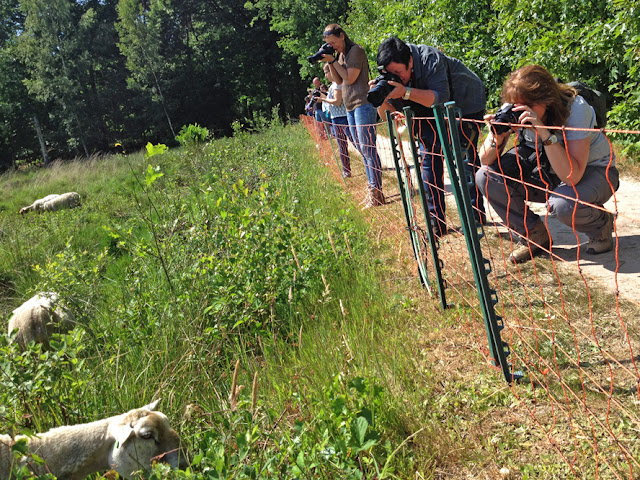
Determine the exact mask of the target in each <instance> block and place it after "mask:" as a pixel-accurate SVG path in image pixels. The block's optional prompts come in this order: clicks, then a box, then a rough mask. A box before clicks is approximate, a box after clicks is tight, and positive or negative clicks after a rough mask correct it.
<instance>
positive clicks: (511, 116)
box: [493, 103, 519, 135]
mask: <svg viewBox="0 0 640 480" xmlns="http://www.w3.org/2000/svg"><path fill="white" fill-rule="evenodd" d="M518 117H519V116H518V112H514V111H513V103H505V104H503V105H502V106H501V107H500V108H499V109H498V111H497V112H496V116H495V117H494V118H493V121H494V122H500V123H518ZM493 128H494V129H495V132H496V135H500V134H502V133H504V132H508V131H509V130H511V127H510V126H509V125H494V126H493Z"/></svg>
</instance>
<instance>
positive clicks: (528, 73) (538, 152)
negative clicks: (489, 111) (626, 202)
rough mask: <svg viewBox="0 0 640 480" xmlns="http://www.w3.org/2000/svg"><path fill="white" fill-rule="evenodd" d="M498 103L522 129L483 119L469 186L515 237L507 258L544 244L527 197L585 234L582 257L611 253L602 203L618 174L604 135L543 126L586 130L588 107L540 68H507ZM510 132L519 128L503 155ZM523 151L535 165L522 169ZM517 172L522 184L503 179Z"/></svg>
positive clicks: (546, 238)
mask: <svg viewBox="0 0 640 480" xmlns="http://www.w3.org/2000/svg"><path fill="white" fill-rule="evenodd" d="M502 100H503V101H504V102H506V104H505V105H503V107H502V108H501V109H500V111H504V110H511V111H512V112H513V113H514V115H513V117H512V120H511V121H509V123H514V124H515V123H517V124H520V125H524V126H523V127H514V126H511V128H498V127H502V125H497V124H493V123H492V122H494V121H496V122H500V121H501V118H496V116H495V115H486V116H485V121H486V122H488V123H489V124H490V130H491V131H490V133H489V135H487V138H486V139H485V141H484V143H483V145H482V147H481V149H480V152H479V156H480V162H481V163H482V165H483V166H482V168H481V169H480V170H478V172H477V174H476V185H477V186H478V188H479V189H480V190H481V191H482V193H483V194H484V195H485V196H486V197H487V201H488V202H489V204H490V205H491V206H492V207H493V209H494V210H495V211H496V212H497V214H498V215H499V216H500V218H501V219H502V220H503V222H505V224H506V225H507V226H508V227H509V228H510V229H511V230H512V231H514V232H515V233H517V234H518V235H519V236H520V238H521V240H520V242H519V243H518V244H517V245H516V248H515V249H514V251H513V252H512V253H511V256H510V260H511V261H512V262H513V263H521V262H525V261H527V260H529V259H530V258H531V256H532V255H534V254H535V253H536V252H538V251H539V250H541V249H548V248H549V246H550V243H551V239H550V235H549V232H548V231H547V228H546V227H545V225H544V223H543V222H542V220H541V219H540V217H539V216H538V215H536V214H535V213H533V212H532V211H531V210H530V208H529V206H528V205H527V203H526V201H532V202H547V204H548V209H549V213H550V214H551V215H555V216H556V217H557V218H558V220H560V221H561V222H562V223H564V224H565V225H567V226H569V227H571V228H572V229H575V230H577V231H579V232H583V233H585V234H587V236H588V237H589V243H588V245H587V253H588V254H598V253H604V252H608V251H609V250H611V249H612V248H613V238H612V232H613V215H612V214H611V213H609V212H607V211H605V210H604V209H603V208H602V206H603V205H604V203H605V202H606V201H607V200H609V198H610V197H611V195H612V194H613V192H614V191H616V190H617V189H618V186H619V175H618V170H617V169H616V167H615V162H614V160H615V155H614V153H613V152H612V151H611V148H610V145H609V142H608V140H607V138H606V136H605V135H604V133H602V131H586V130H570V129H567V130H564V129H562V130H561V129H559V128H547V126H548V127H571V128H580V129H593V128H594V125H595V122H596V115H595V112H594V110H593V108H592V107H591V106H590V105H589V104H588V103H587V102H586V101H585V100H584V99H583V98H582V97H581V96H580V95H578V94H577V92H576V90H575V89H574V88H572V87H570V86H568V85H566V84H563V83H558V82H557V81H556V80H555V78H554V77H553V76H552V75H551V74H550V73H549V72H548V71H547V70H546V69H545V68H543V67H541V66H539V65H528V66H525V67H522V68H520V69H518V70H516V71H514V72H512V73H511V74H510V75H509V77H508V78H507V79H506V81H505V83H504V85H503V88H502ZM507 104H512V105H507ZM499 117H500V115H499ZM513 129H515V130H517V131H518V139H517V141H516V148H514V149H513V150H510V151H509V152H506V153H504V154H503V153H502V151H503V149H504V147H505V145H506V143H507V141H508V139H509V137H510V136H511V134H512V133H514V130H513ZM503 130H506V131H503ZM498 132H501V133H498ZM523 149H524V150H526V154H528V155H529V159H530V160H531V158H533V161H532V162H531V161H530V164H531V163H532V164H533V166H535V167H537V166H538V165H539V166H540V167H541V168H531V169H528V170H527V168H526V162H524V161H523V158H524V156H526V154H525V155H522V154H521V151H522V150H523ZM514 152H515V153H514ZM538 160H539V162H538ZM518 163H519V164H518ZM545 163H547V164H548V167H547V168H545V166H544V165H545ZM521 171H522V175H523V178H522V180H523V181H524V182H520V181H516V180H511V179H510V178H507V177H513V176H516V177H519V176H520V172H521ZM514 172H515V175H514ZM525 183H530V184H534V185H535V184H538V185H540V186H541V188H539V187H536V186H531V185H525ZM547 188H548V190H549V191H550V193H548V192H547ZM577 200H579V202H578V201H577Z"/></svg>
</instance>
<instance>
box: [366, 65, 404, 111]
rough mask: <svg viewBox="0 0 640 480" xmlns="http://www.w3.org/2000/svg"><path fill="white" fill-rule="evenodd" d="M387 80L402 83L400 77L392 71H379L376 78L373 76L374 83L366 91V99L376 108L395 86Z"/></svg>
mask: <svg viewBox="0 0 640 480" xmlns="http://www.w3.org/2000/svg"><path fill="white" fill-rule="evenodd" d="M389 80H392V81H394V82H398V83H402V81H401V80H400V77H398V76H397V75H395V74H393V73H388V72H385V73H381V74H380V75H378V76H377V77H376V78H374V80H373V81H374V83H375V84H376V85H375V87H373V88H372V89H371V90H369V93H367V100H368V101H369V103H370V104H371V105H373V106H374V107H376V108H378V107H379V106H380V105H382V102H384V99H385V98H387V96H388V95H389V94H390V93H391V91H392V90H393V89H394V88H395V87H394V86H393V85H391V84H390V83H389Z"/></svg>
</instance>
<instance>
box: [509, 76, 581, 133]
mask: <svg viewBox="0 0 640 480" xmlns="http://www.w3.org/2000/svg"><path fill="white" fill-rule="evenodd" d="M577 94H578V92H577V91H576V89H575V88H573V87H570V86H569V85H566V84H564V83H560V82H558V81H556V79H555V78H554V77H553V76H552V75H551V74H550V73H549V71H548V70H547V69H546V68H544V67H541V66H540V65H526V66H524V67H521V68H519V69H518V70H515V71H513V72H511V74H510V75H509V76H508V77H507V79H506V80H505V82H504V85H503V86H502V100H503V101H504V102H508V103H521V104H523V105H529V106H531V105H533V104H536V103H537V104H543V105H545V106H546V108H547V112H546V124H547V125H553V126H558V127H559V126H562V125H564V123H565V122H566V121H567V119H568V118H569V113H570V111H571V103H572V102H573V99H574V97H575V96H576V95H577Z"/></svg>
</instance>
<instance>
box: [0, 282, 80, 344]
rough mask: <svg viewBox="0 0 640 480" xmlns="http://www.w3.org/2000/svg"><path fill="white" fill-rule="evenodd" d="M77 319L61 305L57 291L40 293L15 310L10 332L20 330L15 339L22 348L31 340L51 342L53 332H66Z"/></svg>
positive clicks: (10, 321) (9, 325) (10, 320)
mask: <svg viewBox="0 0 640 480" xmlns="http://www.w3.org/2000/svg"><path fill="white" fill-rule="evenodd" d="M74 324H75V320H74V317H73V314H71V313H70V312H69V311H68V310H67V309H66V308H65V307H64V306H62V305H60V303H59V301H58V295H57V294H56V293H51V292H46V293H39V294H37V295H35V296H33V297H31V298H30V299H29V300H27V301H26V302H24V303H23V304H22V305H20V306H19V307H18V308H16V309H15V310H14V311H13V314H12V315H11V318H10V319H9V324H8V326H7V329H8V333H9V334H11V332H13V331H14V330H18V333H17V334H16V336H15V341H16V342H17V343H18V345H20V347H21V348H23V349H24V348H25V347H26V346H27V345H28V344H29V343H30V342H36V343H42V344H44V345H45V346H47V345H48V344H49V337H50V336H51V334H52V333H53V332H65V331H69V330H71V329H72V328H73V326H74Z"/></svg>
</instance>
